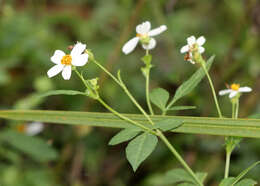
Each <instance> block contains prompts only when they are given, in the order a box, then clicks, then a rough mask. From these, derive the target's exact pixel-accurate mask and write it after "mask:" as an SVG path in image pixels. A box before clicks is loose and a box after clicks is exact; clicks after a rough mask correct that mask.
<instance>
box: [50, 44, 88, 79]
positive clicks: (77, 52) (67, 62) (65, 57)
mask: <svg viewBox="0 0 260 186" xmlns="http://www.w3.org/2000/svg"><path fill="white" fill-rule="evenodd" d="M85 49H86V45H85V44H82V43H80V42H78V43H77V44H76V45H75V46H74V47H73V49H72V50H71V52H70V54H65V53H64V52H63V51H61V50H56V51H55V52H54V55H53V56H52V57H51V61H52V62H53V63H55V64H56V65H55V66H53V67H52V68H51V69H50V70H48V72H47V74H48V77H49V78H51V77H53V76H56V75H57V74H58V73H60V72H61V71H62V77H63V78H64V79H65V80H69V79H70V76H71V66H72V65H73V66H84V65H85V64H86V63H87V62H88V54H85V53H84V54H82V53H83V52H84V50H85Z"/></svg>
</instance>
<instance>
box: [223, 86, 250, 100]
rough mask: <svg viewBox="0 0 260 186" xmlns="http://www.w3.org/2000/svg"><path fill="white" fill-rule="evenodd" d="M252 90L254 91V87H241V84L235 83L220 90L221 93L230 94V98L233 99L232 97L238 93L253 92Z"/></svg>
mask: <svg viewBox="0 0 260 186" xmlns="http://www.w3.org/2000/svg"><path fill="white" fill-rule="evenodd" d="M251 91H252V89H251V88H250V87H240V85H239V84H235V83H233V84H232V85H231V86H230V87H229V89H225V90H221V91H219V95H220V96H223V95H226V94H229V98H230V99H231V98H233V97H235V96H236V95H237V94H238V93H242V92H251Z"/></svg>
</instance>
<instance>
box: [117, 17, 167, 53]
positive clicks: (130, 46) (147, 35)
mask: <svg viewBox="0 0 260 186" xmlns="http://www.w3.org/2000/svg"><path fill="white" fill-rule="evenodd" d="M165 30H167V27H166V25H161V26H160V27H157V28H155V29H152V30H151V23H150V22H149V21H146V22H143V23H142V24H140V25H137V27H136V37H134V38H132V39H130V40H129V41H128V42H127V43H126V44H125V45H124V46H123V48H122V51H123V52H124V53H125V54H129V53H130V52H132V51H133V50H134V49H135V47H136V46H137V44H138V42H139V41H141V43H142V46H143V48H144V49H145V50H151V49H153V48H154V47H155V46H156V40H155V39H154V38H153V36H156V35H159V34H161V33H162V32H164V31H165Z"/></svg>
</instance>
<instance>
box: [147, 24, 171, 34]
mask: <svg viewBox="0 0 260 186" xmlns="http://www.w3.org/2000/svg"><path fill="white" fill-rule="evenodd" d="M165 30H167V26H166V25H162V26H160V27H158V28H155V29H152V30H151V31H150V32H148V35H149V36H150V37H152V36H156V35H158V34H160V33H162V32H164V31H165Z"/></svg>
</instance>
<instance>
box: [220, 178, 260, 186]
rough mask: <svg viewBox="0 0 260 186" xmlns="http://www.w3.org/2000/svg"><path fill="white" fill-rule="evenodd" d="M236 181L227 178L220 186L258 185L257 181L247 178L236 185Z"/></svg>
mask: <svg viewBox="0 0 260 186" xmlns="http://www.w3.org/2000/svg"><path fill="white" fill-rule="evenodd" d="M235 180H236V179H235V178H234V177H229V178H225V179H223V180H222V181H221V182H220V184H219V186H253V185H255V184H257V182H256V181H254V180H252V179H247V178H246V179H243V180H241V181H240V182H238V183H236V182H235Z"/></svg>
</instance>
